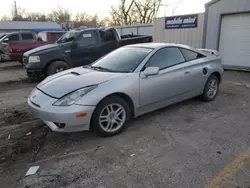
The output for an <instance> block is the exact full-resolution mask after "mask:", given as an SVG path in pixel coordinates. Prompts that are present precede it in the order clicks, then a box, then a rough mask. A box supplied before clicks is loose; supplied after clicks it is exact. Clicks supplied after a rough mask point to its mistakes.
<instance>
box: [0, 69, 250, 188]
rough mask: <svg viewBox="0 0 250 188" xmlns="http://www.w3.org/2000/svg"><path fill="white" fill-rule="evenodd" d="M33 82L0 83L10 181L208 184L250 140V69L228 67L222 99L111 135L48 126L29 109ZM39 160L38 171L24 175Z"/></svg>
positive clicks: (155, 116) (0, 167)
mask: <svg viewBox="0 0 250 188" xmlns="http://www.w3.org/2000/svg"><path fill="white" fill-rule="evenodd" d="M34 85H35V84H34V83H22V82H21V83H10V84H8V83H5V84H3V83H2V84H0V88H1V93H0V106H1V110H2V112H4V113H1V115H0V146H1V148H2V161H1V160H0V162H1V164H0V182H1V183H2V186H1V187H3V188H5V187H6V188H7V187H8V188H11V187H22V188H24V187H25V188H27V187H37V188H44V187H68V188H71V187H72V188H73V187H74V188H75V187H79V188H80V187H87V188H92V187H93V188H94V187H102V188H116V187H133V188H134V187H138V188H140V187H143V188H147V187H148V188H152V187H155V188H156V187H157V188H158V187H159V188H160V187H163V188H165V187H178V188H179V187H204V186H205V185H207V184H209V183H210V182H211V181H212V179H213V178H214V177H216V175H217V174H218V173H219V172H220V171H221V170H222V169H223V168H224V167H225V166H226V165H228V164H229V163H230V162H231V161H232V160H233V159H234V158H235V157H237V156H238V155H240V154H241V153H242V152H245V151H246V150H247V149H248V147H249V145H250V137H249V133H250V128H249V122H250V115H249V114H250V112H249V106H250V98H249V95H250V74H249V73H244V72H229V71H228V72H225V75H224V79H223V83H222V84H221V88H220V93H219V95H218V97H217V99H216V100H215V101H213V102H210V103H203V102H200V101H199V100H198V99H192V100H189V101H186V102H183V103H180V104H176V105H173V106H171V107H168V108H164V109H162V110H158V111H156V112H153V113H150V114H148V115H144V116H142V117H140V118H138V119H135V120H132V121H131V122H130V123H129V126H128V128H127V130H126V131H125V132H124V133H122V134H120V135H118V136H115V137H111V138H100V137H98V136H96V135H95V134H93V133H90V132H80V133H70V134H62V133H54V132H48V131H47V129H46V127H45V126H44V125H43V123H42V122H40V121H39V120H36V119H34V118H33V117H32V115H31V114H29V112H28V110H27V105H26V102H25V101H26V97H27V96H28V94H29V93H30V91H31V90H32V88H33V87H34ZM3 91H4V92H3ZM13 107H14V109H13ZM27 132H32V135H31V136H25V134H26V133H27ZM9 135H10V136H9ZM8 138H9V139H8ZM3 148H5V151H6V152H5V155H3V153H4V152H3ZM0 154H1V153H0ZM0 157H1V155H0ZM0 159H1V158H0ZM34 161H35V162H34ZM36 165H39V166H40V169H39V171H38V172H37V174H36V175H34V176H29V177H24V176H25V173H26V172H27V170H28V168H29V167H30V166H36ZM45 170H55V171H53V173H52V174H51V175H48V173H47V175H44V173H45V172H46V171H45ZM45 174H46V173H45Z"/></svg>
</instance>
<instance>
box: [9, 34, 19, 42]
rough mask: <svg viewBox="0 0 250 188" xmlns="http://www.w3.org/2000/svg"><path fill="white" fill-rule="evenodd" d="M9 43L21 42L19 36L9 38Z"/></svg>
mask: <svg viewBox="0 0 250 188" xmlns="http://www.w3.org/2000/svg"><path fill="white" fill-rule="evenodd" d="M8 39H9V40H8V42H16V41H19V35H16V34H15V35H10V36H9V37H8Z"/></svg>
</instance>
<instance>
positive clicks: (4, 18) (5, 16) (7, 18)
mask: <svg viewBox="0 0 250 188" xmlns="http://www.w3.org/2000/svg"><path fill="white" fill-rule="evenodd" d="M0 20H1V21H10V20H11V18H10V17H9V16H7V15H4V16H2V17H1V19H0Z"/></svg>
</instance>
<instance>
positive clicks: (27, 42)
mask: <svg viewBox="0 0 250 188" xmlns="http://www.w3.org/2000/svg"><path fill="white" fill-rule="evenodd" d="M63 33H64V32H63V31H55V32H54V31H49V32H42V33H41V34H40V33H38V36H37V35H36V33H34V32H30V31H21V32H14V33H9V34H6V35H5V36H4V37H3V38H2V39H0V44H1V43H8V55H9V56H10V59H11V60H14V61H20V62H22V56H23V53H25V52H27V51H28V50H31V49H34V48H36V47H39V46H43V45H45V44H51V43H54V42H55V41H56V39H58V37H60V36H62V35H63ZM58 35H60V36H58Z"/></svg>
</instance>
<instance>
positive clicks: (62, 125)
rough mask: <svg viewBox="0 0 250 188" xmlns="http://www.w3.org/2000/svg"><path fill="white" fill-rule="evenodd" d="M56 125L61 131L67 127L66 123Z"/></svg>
mask: <svg viewBox="0 0 250 188" xmlns="http://www.w3.org/2000/svg"><path fill="white" fill-rule="evenodd" d="M54 124H55V125H56V126H57V127H58V128H60V129H63V128H64V127H65V125H66V124H65V123H57V122H54Z"/></svg>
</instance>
